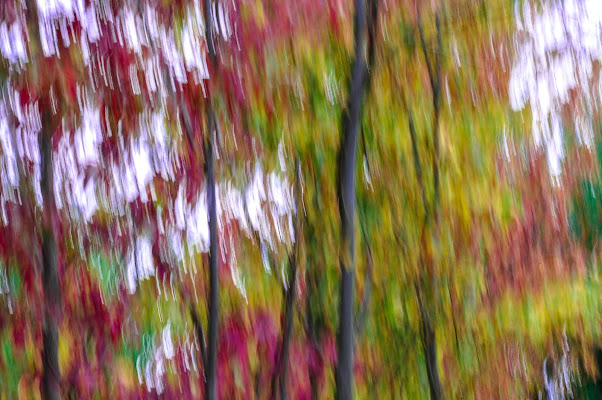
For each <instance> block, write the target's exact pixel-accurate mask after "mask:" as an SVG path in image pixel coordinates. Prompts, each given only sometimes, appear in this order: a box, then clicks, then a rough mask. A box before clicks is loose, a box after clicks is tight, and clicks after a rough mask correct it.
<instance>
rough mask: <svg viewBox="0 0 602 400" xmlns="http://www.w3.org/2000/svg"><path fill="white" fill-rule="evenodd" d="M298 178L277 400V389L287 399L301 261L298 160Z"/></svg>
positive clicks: (298, 169) (298, 174)
mask: <svg viewBox="0 0 602 400" xmlns="http://www.w3.org/2000/svg"><path fill="white" fill-rule="evenodd" d="M295 170H296V178H295V196H296V199H297V205H298V209H297V216H296V221H295V248H294V250H293V252H292V254H291V255H290V257H289V265H290V273H291V282H290V284H289V286H288V289H287V290H286V298H285V304H284V320H283V332H282V345H281V348H280V351H279V354H278V361H277V364H276V370H275V371H274V377H273V379H272V387H271V396H270V397H271V398H272V399H275V398H276V397H277V396H276V387H277V386H278V387H279V391H280V400H285V399H286V397H287V396H286V378H287V374H288V360H289V348H290V341H291V333H292V331H293V311H294V301H295V289H296V286H297V262H298V259H299V241H300V238H301V216H299V214H298V213H299V212H301V209H300V208H299V207H301V165H300V163H299V161H298V160H297V162H296V166H295Z"/></svg>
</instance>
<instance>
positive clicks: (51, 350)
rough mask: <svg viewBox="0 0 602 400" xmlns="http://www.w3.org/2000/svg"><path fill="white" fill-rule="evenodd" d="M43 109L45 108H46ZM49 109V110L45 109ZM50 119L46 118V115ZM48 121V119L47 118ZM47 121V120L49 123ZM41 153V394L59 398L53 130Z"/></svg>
mask: <svg viewBox="0 0 602 400" xmlns="http://www.w3.org/2000/svg"><path fill="white" fill-rule="evenodd" d="M43 112H44V111H43ZM46 113H47V111H46ZM45 120H47V118H45ZM44 122H47V121H44ZM46 126H47V124H44V127H46ZM39 147H40V156H41V176H42V179H41V190H42V198H43V204H44V216H43V218H42V238H41V239H42V263H43V265H42V288H43V291H44V321H43V327H42V338H43V350H42V365H43V371H42V396H43V398H44V399H47V400H50V399H51V400H54V399H59V398H60V397H61V396H60V378H61V376H60V371H59V360H58V326H57V325H58V324H57V318H58V314H59V312H60V302H61V293H60V287H59V278H58V271H57V264H58V259H57V248H56V241H55V239H54V232H53V229H52V220H53V218H54V214H55V211H56V210H55V200H54V176H53V175H54V174H53V166H52V134H51V132H48V131H45V130H42V132H40V138H39Z"/></svg>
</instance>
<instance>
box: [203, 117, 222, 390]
mask: <svg viewBox="0 0 602 400" xmlns="http://www.w3.org/2000/svg"><path fill="white" fill-rule="evenodd" d="M210 108H211V107H210ZM209 129H210V131H209V136H210V139H209V140H208V141H207V143H206V145H205V162H206V173H205V179H206V182H207V206H208V213H209V241H210V243H209V323H208V325H209V329H208V331H209V333H208V338H209V343H208V345H207V373H206V374H205V378H206V381H205V382H206V383H205V397H206V398H207V399H208V400H215V398H216V372H217V334H218V332H217V325H218V318H219V310H218V300H219V282H218V265H217V262H218V257H219V254H218V251H219V247H218V242H217V241H218V237H217V209H216V201H215V177H214V171H213V140H212V139H213V137H212V136H213V135H214V121H213V115H212V110H211V109H210V110H209Z"/></svg>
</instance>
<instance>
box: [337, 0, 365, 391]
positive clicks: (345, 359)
mask: <svg viewBox="0 0 602 400" xmlns="http://www.w3.org/2000/svg"><path fill="white" fill-rule="evenodd" d="M365 42H366V10H365V4H364V0H356V1H355V16H354V49H355V56H354V60H353V66H352V72H351V83H350V90H349V99H348V101H347V109H346V110H344V114H343V121H342V128H343V141H342V144H341V149H340V153H339V166H338V168H339V171H338V172H339V174H338V185H339V187H338V197H339V214H340V216H341V227H342V235H341V236H342V246H341V285H340V297H339V327H338V332H337V366H336V371H335V382H336V398H337V399H340V400H342V399H352V398H353V353H354V352H353V347H354V338H353V337H354V330H355V329H354V328H355V326H354V323H353V305H354V302H353V300H354V293H353V292H354V280H355V267H354V250H355V237H354V234H355V158H356V148H357V137H358V133H359V129H360V125H361V111H362V110H361V109H362V102H363V95H364V89H365V85H364V83H365V78H366V74H367V65H366V61H365V54H364V47H365Z"/></svg>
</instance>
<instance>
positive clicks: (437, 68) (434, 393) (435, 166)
mask: <svg viewBox="0 0 602 400" xmlns="http://www.w3.org/2000/svg"><path fill="white" fill-rule="evenodd" d="M435 24H436V28H437V48H436V50H435V63H434V65H433V62H432V60H431V57H430V56H429V53H428V49H427V46H426V40H425V37H424V31H423V29H422V23H421V21H420V18H418V32H419V34H420V43H421V45H422V51H423V53H424V57H425V59H426V65H427V68H428V74H429V79H430V83H431V90H432V92H433V147H434V149H433V153H434V154H433V157H432V170H433V202H432V207H431V210H430V211H431V212H430V215H429V214H428V213H427V214H426V215H425V225H424V226H423V242H424V240H426V237H425V235H424V234H425V231H424V229H425V228H426V224H427V221H428V220H429V219H430V223H431V225H432V226H433V234H432V237H433V239H432V240H433V241H434V242H435V244H437V242H438V240H439V215H440V212H439V211H440V209H439V192H440V178H439V152H440V145H439V114H440V103H441V53H442V51H443V45H442V39H441V26H440V23H439V15H435ZM410 118H411V116H410ZM412 125H413V122H412V120H411V119H410V131H412V130H413V126H412ZM411 133H412V134H413V135H414V133H413V132H411ZM412 143H413V147H414V153H416V148H415V146H416V144H415V137H414V136H413V137H412ZM414 157H415V158H416V157H417V154H415V155H414ZM417 166H418V167H417V174H418V171H419V164H417ZM421 185H422V190H423V191H424V183H423V182H422V183H421ZM421 256H422V257H424V256H425V254H424V251H423V254H422V255H421ZM423 260H424V259H423ZM423 265H425V264H424V263H423ZM433 267H434V266H433V260H432V257H429V258H428V265H426V271H427V273H428V274H434V268H433ZM434 280H435V278H434V275H433V276H432V281H434ZM434 286H435V284H433V290H435V287H434ZM421 295H422V294H421V292H420V288H419V286H418V285H416V296H417V297H418V304H419V306H420V317H421V318H420V319H421V329H422V345H423V348H424V358H425V363H426V372H427V376H428V380H429V388H430V393H431V399H432V400H439V399H441V398H442V389H441V380H440V378H439V370H438V366H437V341H436V337H435V329H434V327H433V325H432V321H431V317H430V316H429V314H428V310H427V309H426V308H425V307H424V304H423V302H422V297H421Z"/></svg>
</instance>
